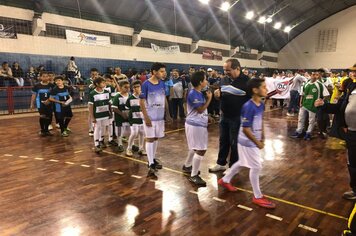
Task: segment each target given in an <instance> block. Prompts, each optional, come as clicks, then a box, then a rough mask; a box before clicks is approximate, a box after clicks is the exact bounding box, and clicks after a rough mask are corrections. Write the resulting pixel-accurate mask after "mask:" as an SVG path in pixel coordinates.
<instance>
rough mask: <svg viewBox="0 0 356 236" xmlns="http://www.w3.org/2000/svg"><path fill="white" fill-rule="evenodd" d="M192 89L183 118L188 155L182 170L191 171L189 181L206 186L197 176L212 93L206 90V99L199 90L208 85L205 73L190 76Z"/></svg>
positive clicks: (203, 150)
mask: <svg viewBox="0 0 356 236" xmlns="http://www.w3.org/2000/svg"><path fill="white" fill-rule="evenodd" d="M191 83H192V85H193V87H194V88H193V89H191V90H190V92H189V94H188V97H187V118H186V120H185V134H186V137H187V142H188V148H189V151H188V156H187V159H186V162H185V164H184V166H183V171H184V172H186V173H189V172H191V174H190V177H189V181H191V182H192V183H194V184H195V185H196V186H206V182H205V181H204V180H203V179H202V178H200V176H199V168H200V163H201V161H202V159H203V157H204V155H205V153H206V150H207V148H208V129H207V127H208V109H207V108H208V106H209V104H210V102H211V98H212V93H211V92H210V90H208V91H207V92H206V99H205V96H204V94H203V93H202V92H201V90H202V88H205V87H206V86H207V85H208V81H207V80H206V76H205V73H204V72H202V71H198V72H196V73H194V74H193V75H192V77H191Z"/></svg>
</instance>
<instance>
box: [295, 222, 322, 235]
mask: <svg viewBox="0 0 356 236" xmlns="http://www.w3.org/2000/svg"><path fill="white" fill-rule="evenodd" d="M298 227H299V228H302V229H305V230H309V231H311V232H314V233H316V232H318V229H315V228H312V227H309V226H307V225H303V224H299V225H298Z"/></svg>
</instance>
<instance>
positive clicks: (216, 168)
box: [209, 164, 226, 172]
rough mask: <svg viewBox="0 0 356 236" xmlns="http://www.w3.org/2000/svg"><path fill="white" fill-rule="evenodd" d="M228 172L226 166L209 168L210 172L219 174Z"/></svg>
mask: <svg viewBox="0 0 356 236" xmlns="http://www.w3.org/2000/svg"><path fill="white" fill-rule="evenodd" d="M224 170H226V167H225V166H221V165H219V164H216V165H215V166H213V167H211V168H209V172H219V171H224Z"/></svg>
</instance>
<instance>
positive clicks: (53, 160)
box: [48, 159, 59, 162]
mask: <svg viewBox="0 0 356 236" xmlns="http://www.w3.org/2000/svg"><path fill="white" fill-rule="evenodd" d="M48 161H51V162H59V160H56V159H50V160H48Z"/></svg>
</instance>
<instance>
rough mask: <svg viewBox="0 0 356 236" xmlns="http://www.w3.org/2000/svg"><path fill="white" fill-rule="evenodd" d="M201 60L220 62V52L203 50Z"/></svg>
mask: <svg viewBox="0 0 356 236" xmlns="http://www.w3.org/2000/svg"><path fill="white" fill-rule="evenodd" d="M202 57H203V59H206V60H217V61H222V59H223V57H222V52H221V51H216V50H212V49H204V51H203V53H202Z"/></svg>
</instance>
